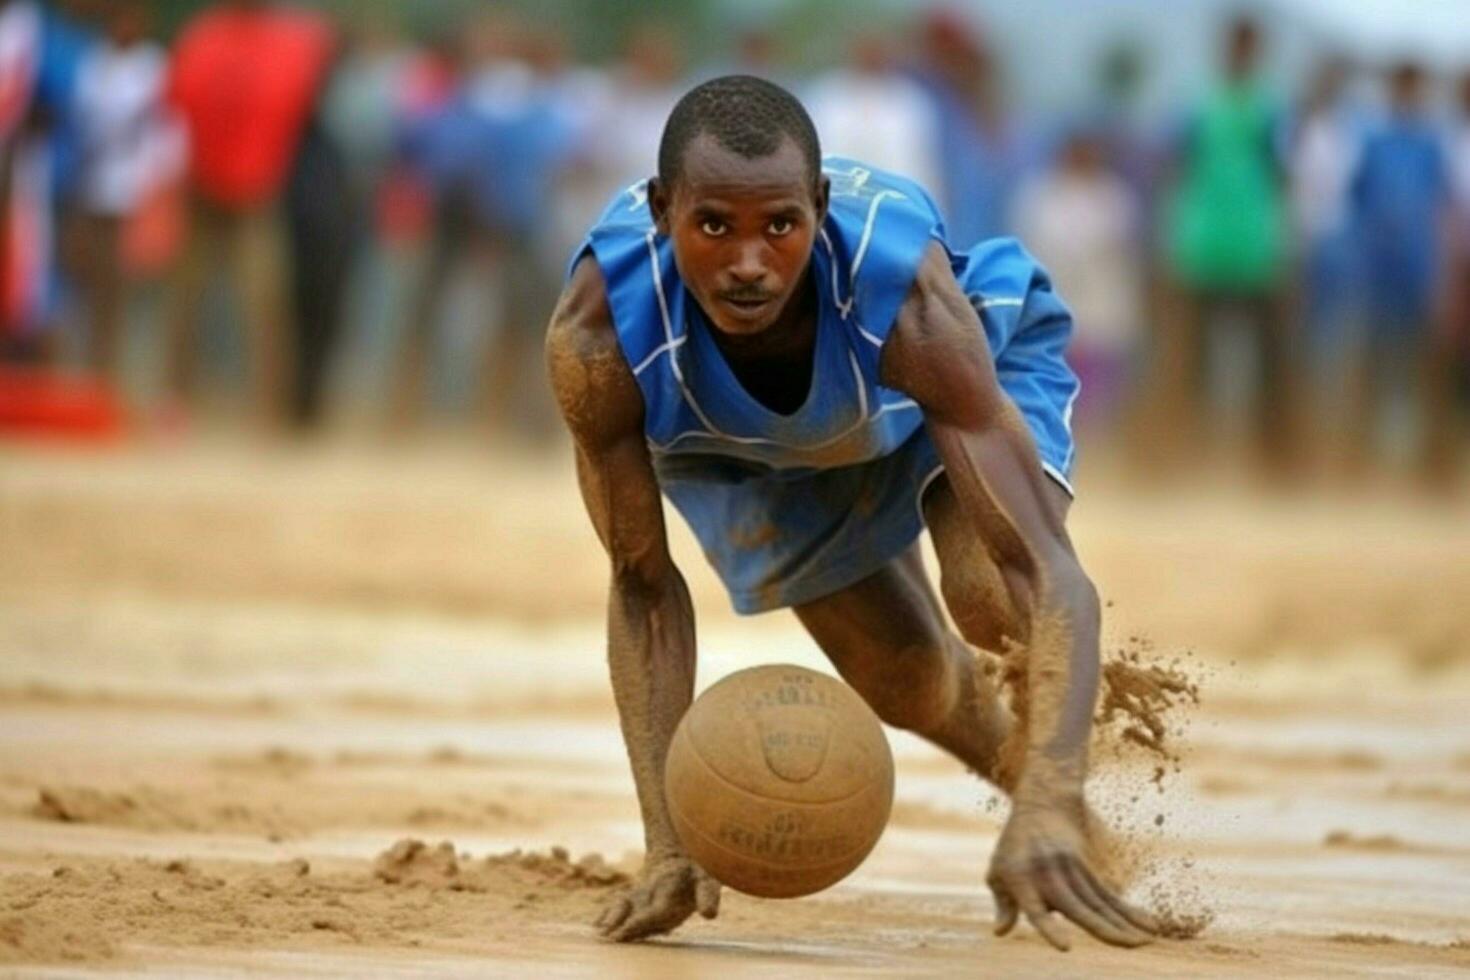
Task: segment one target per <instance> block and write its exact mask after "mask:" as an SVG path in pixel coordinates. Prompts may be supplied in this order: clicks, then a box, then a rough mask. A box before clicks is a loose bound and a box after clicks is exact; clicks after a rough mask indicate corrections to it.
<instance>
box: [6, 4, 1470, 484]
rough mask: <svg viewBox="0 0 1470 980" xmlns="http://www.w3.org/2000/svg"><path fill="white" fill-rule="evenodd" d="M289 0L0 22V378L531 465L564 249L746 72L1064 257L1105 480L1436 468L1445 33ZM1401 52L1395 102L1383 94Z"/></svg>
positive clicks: (1468, 99) (1275, 17)
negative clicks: (429, 434) (1127, 474)
mask: <svg viewBox="0 0 1470 980" xmlns="http://www.w3.org/2000/svg"><path fill="white" fill-rule="evenodd" d="M294 3H295V4H296V5H297V6H294V7H292V6H284V5H280V4H277V3H272V2H267V0H170V2H168V3H165V2H163V0H118V2H115V3H110V2H105V0H50V2H39V0H0V203H3V208H0V284H3V288H0V356H3V357H5V358H7V359H8V360H11V361H16V360H24V361H26V362H27V363H29V364H32V365H36V366H37V369H38V370H43V371H46V372H51V373H53V374H65V373H68V372H70V373H72V374H76V375H89V376H90V375H92V374H98V375H101V376H103V377H105V378H107V379H109V382H108V383H109V387H111V388H117V387H118V385H117V383H116V382H117V381H119V380H121V381H123V382H125V384H123V385H122V386H121V388H122V390H123V393H124V395H132V396H134V397H135V398H139V399H146V398H147V396H148V395H149V394H150V392H151V391H152V390H153V389H156V388H157V387H159V385H158V384H157V383H156V382H154V383H139V382H145V381H149V380H151V379H152V378H153V377H155V376H158V377H161V378H162V379H163V382H162V388H163V390H164V392H165V397H164V398H163V399H162V401H163V409H162V411H160V412H159V413H158V418H159V420H160V421H163V422H165V423H167V422H169V421H170V420H175V421H176V420H180V419H182V418H184V417H185V413H184V409H185V408H186V407H192V408H203V407H205V405H206V404H207V405H208V406H209V407H211V408H213V409H215V410H214V411H211V412H209V413H207V415H208V418H207V420H206V419H205V418H201V417H200V416H201V413H199V412H195V413H194V417H195V418H196V419H198V421H199V422H200V424H201V425H204V427H205V428H206V429H210V430H212V429H214V428H219V427H223V428H226V429H228V428H229V427H230V426H231V425H232V416H233V415H234V414H237V413H236V412H235V410H236V409H237V408H238V407H239V406H240V405H241V404H245V403H248V404H249V405H250V406H251V408H252V412H251V413H250V418H252V419H254V420H255V421H257V422H269V423H271V425H272V426H275V425H277V424H284V423H287V422H290V423H292V425H293V427H294V428H295V429H297V430H305V429H322V430H324V431H326V432H328V433H337V432H343V433H350V432H354V431H359V430H361V429H362V427H363V423H364V422H367V421H368V420H369V419H371V420H372V422H373V423H375V424H373V425H371V426H370V427H371V428H373V429H375V430H379V429H381V428H383V424H384V422H385V417H386V422H387V428H388V429H389V430H390V431H392V432H395V433H398V434H408V433H413V432H420V433H421V432H423V431H425V429H426V425H425V423H426V422H428V421H430V420H432V423H433V427H434V429H435V430H444V429H448V430H455V429H459V430H465V429H469V428H474V429H475V430H477V431H479V432H480V433H481V434H483V432H484V430H485V429H486V428H487V427H488V428H489V429H490V431H491V432H493V433H494V434H495V436H496V438H497V441H505V442H508V443H510V444H526V445H528V446H533V447H538V448H540V447H547V446H552V445H554V444H555V443H556V441H557V435H556V433H557V431H558V428H557V427H556V426H555V425H553V424H552V422H551V420H552V418H553V413H552V412H551V410H550V407H549V404H548V397H547V392H546V386H545V385H544V384H543V382H542V375H543V372H542V370H541V365H540V355H539V348H540V336H541V331H542V329H543V328H544V325H545V323H546V320H547V318H548V317H549V315H550V312H551V305H552V303H553V302H554V299H555V295H556V291H557V285H558V283H559V281H560V280H561V278H562V276H563V275H564V273H565V266H566V262H567V258H568V256H569V255H571V254H572V253H573V252H574V250H575V249H576V247H577V245H578V244H579V242H580V241H581V239H582V236H583V235H584V234H585V233H586V230H587V228H588V226H589V225H590V224H591V222H592V221H593V220H594V219H595V217H596V216H597V214H598V213H599V212H600V211H601V210H602V208H603V207H605V206H606V205H607V203H608V201H609V200H611V199H612V198H613V196H614V195H615V194H617V193H618V192H620V191H622V190H623V189H624V188H627V187H628V186H630V185H632V184H633V183H635V182H636V181H639V180H642V179H644V178H645V177H647V176H648V175H649V174H651V173H652V172H653V171H654V170H655V168H656V165H657V161H656V151H657V145H658V140H659V137H660V135H661V133H662V129H663V125H664V122H665V120H666V118H667V115H668V112H669V110H670V109H671V108H672V106H673V105H674V103H675V101H676V100H677V98H678V97H679V95H680V94H682V92H683V91H684V90H685V89H686V88H687V86H688V85H689V84H690V83H691V80H693V79H698V78H707V77H711V76H713V75H715V74H723V73H728V72H749V73H754V74H759V75H762V76H765V77H769V78H773V79H775V80H777V81H778V82H780V83H782V84H784V85H786V86H788V87H790V88H792V89H793V90H795V91H797V92H799V93H801V94H802V95H803V97H804V98H805V99H806V100H807V102H808V103H809V106H810V108H811V110H812V112H813V115H814V116H815V117H816V119H817V123H818V127H819V129H820V131H821V134H822V137H823V146H824V148H825V149H826V150H827V151H828V152H829V153H834V154H844V155H852V156H856V157H858V158H861V159H863V160H865V161H867V162H870V163H872V164H874V165H876V166H882V167H887V168H890V169H894V170H897V171H899V172H902V173H905V174H907V175H909V176H912V177H915V178H917V179H918V180H920V181H921V182H923V183H924V184H925V185H926V186H927V187H928V189H929V190H930V191H931V192H932V193H933V195H934V197H935V198H936V201H937V202H938V203H939V205H940V207H941V210H942V212H943V214H944V216H945V222H946V226H947V228H948V231H949V235H950V237H951V238H952V239H953V240H954V241H955V242H956V243H957V244H960V245H970V244H973V243H974V242H976V241H978V240H980V239H983V238H988V237H995V236H1004V235H1017V236H1019V237H1021V238H1022V239H1023V240H1024V241H1025V242H1026V244H1027V246H1028V247H1029V248H1031V249H1032V250H1033V251H1035V252H1036V253H1037V254H1038V255H1039V256H1040V258H1041V259H1042V260H1043V261H1044V262H1045V263H1046V264H1047V265H1048V266H1049V267H1051V268H1052V271H1053V274H1054V278H1055V279H1056V281H1057V286H1058V288H1059V290H1060V291H1061V294H1062V295H1063V297H1064V298H1065V299H1067V300H1068V301H1069V302H1070V303H1071V304H1072V305H1073V306H1074V307H1075V308H1076V311H1077V332H1076V337H1077V339H1076V343H1075V345H1074V349H1073V351H1072V352H1071V356H1072V359H1073V361H1074V362H1075V364H1076V366H1077V367H1078V369H1079V370H1080V371H1081V373H1082V374H1083V376H1084V382H1085V383H1084V386H1083V394H1082V395H1081V397H1080V400H1079V402H1078V405H1077V420H1078V424H1079V425H1083V426H1085V427H1087V428H1088V429H1089V430H1090V432H1089V442H1092V443H1101V444H1109V445H1112V444H1118V445H1119V446H1120V447H1127V448H1128V449H1130V450H1133V449H1137V450H1139V451H1140V454H1137V455H1135V454H1133V453H1132V452H1129V453H1127V454H1123V455H1119V454H1115V453H1112V452H1111V451H1108V452H1104V453H1101V454H1100V456H1101V457H1102V458H1103V459H1104V460H1108V459H1112V460H1114V461H1115V462H1118V463H1121V464H1123V467H1124V468H1134V469H1136V471H1137V472H1138V473H1140V474H1141V475H1143V476H1145V477H1146V478H1147V479H1149V480H1153V479H1155V478H1157V477H1160V476H1162V475H1163V474H1164V473H1165V472H1168V471H1171V470H1172V471H1173V472H1175V473H1176V475H1182V474H1183V470H1184V469H1185V468H1186V466H1184V465H1181V466H1175V467H1172V468H1170V467H1164V468H1157V467H1154V466H1151V465H1150V463H1151V461H1159V462H1162V461H1166V460H1169V459H1172V460H1174V461H1175V462H1177V463H1181V464H1187V467H1188V468H1189V469H1195V468H1197V466H1196V464H1197V463H1223V464H1227V465H1230V466H1233V465H1234V464H1236V463H1238V462H1239V461H1240V460H1239V452H1238V450H1239V448H1240V446H1241V445H1242V444H1243V445H1245V446H1246V447H1248V449H1249V450H1250V455H1251V456H1252V457H1253V458H1254V459H1256V460H1258V461H1261V462H1264V463H1265V464H1266V466H1267V467H1268V468H1269V469H1270V470H1271V471H1272V472H1273V473H1277V474H1283V473H1287V472H1289V471H1293V472H1294V471H1295V470H1296V469H1297V468H1298V467H1299V466H1306V465H1308V464H1315V463H1317V462H1323V461H1328V460H1325V459H1324V458H1323V457H1326V456H1328V454H1329V450H1330V451H1331V453H1332V454H1333V460H1334V461H1336V462H1339V463H1341V462H1342V460H1339V459H1337V456H1338V455H1341V456H1343V457H1346V458H1347V460H1349V461H1351V462H1353V463H1355V464H1356V465H1355V467H1348V466H1344V465H1337V466H1330V467H1323V472H1324V473H1337V474H1339V475H1341V474H1344V473H1348V472H1352V473H1353V474H1355V475H1354V476H1353V479H1354V480H1356V479H1358V477H1359V476H1361V475H1362V474H1364V473H1375V474H1376V473H1380V472H1382V473H1387V472H1389V471H1390V470H1392V469H1395V467H1392V466H1390V464H1391V463H1393V462H1394V459H1393V457H1394V455H1395V453H1396V454H1397V455H1399V456H1410V455H1412V456H1413V457H1414V459H1415V460H1416V461H1417V463H1418V465H1417V467H1416V470H1415V472H1417V473H1422V474H1426V475H1428V474H1431V473H1439V474H1444V476H1443V477H1436V478H1435V479H1445V480H1448V479H1451V477H1452V475H1453V474H1456V473H1458V470H1459V467H1460V462H1459V458H1460V455H1461V450H1462V447H1463V443H1464V441H1465V432H1464V424H1463V415H1464V402H1465V399H1466V398H1467V397H1470V393H1466V392H1465V391H1464V388H1465V385H1466V384H1467V383H1470V382H1467V381H1466V379H1465V378H1464V372H1465V370H1466V369H1465V367H1464V366H1463V365H1464V362H1465V360H1466V357H1467V353H1466V350H1467V348H1470V135H1467V133H1470V122H1466V120H1467V119H1470V80H1467V81H1465V82H1464V83H1463V85H1464V88H1465V91H1463V92H1460V93H1458V94H1459V98H1460V103H1461V104H1460V106H1459V109H1458V111H1457V112H1454V113H1440V112H1439V111H1438V109H1437V107H1436V105H1435V100H1434V88H1433V85H1432V78H1433V77H1437V76H1438V75H1439V73H1440V72H1441V71H1443V74H1444V77H1445V78H1451V77H1454V78H1460V77H1462V76H1463V77H1465V78H1467V79H1470V73H1467V67H1470V62H1467V61H1466V60H1465V58H1464V57H1463V53H1462V52H1460V51H1459V49H1458V48H1456V47H1454V43H1455V42H1453V41H1452V40H1451V39H1449V38H1446V40H1444V42H1443V43H1438V41H1437V37H1438V35H1440V34H1446V33H1449V34H1452V33H1453V28H1454V26H1455V25H1454V23H1453V22H1451V21H1445V22H1444V23H1441V24H1439V25H1438V26H1434V25H1430V24H1429V22H1428V21H1427V20H1426V18H1425V17H1424V16H1416V17H1413V18H1407V17H1399V16H1397V15H1393V14H1390V13H1386V12H1383V13H1373V12H1370V11H1362V10H1360V9H1359V8H1357V7H1353V8H1351V9H1349V8H1348V7H1339V6H1332V5H1323V4H1320V3H1316V2H1312V0H1279V2H1276V3H1273V4H1271V5H1269V6H1266V7H1262V8H1260V12H1259V14H1258V15H1257V16H1256V17H1255V18H1254V19H1253V18H1241V17H1236V18H1235V19H1233V20H1230V19H1217V17H1222V18H1229V16H1230V14H1231V13H1232V12H1233V11H1234V9H1235V8H1234V6H1233V5H1232V4H1231V3H1230V0H1199V4H1198V5H1194V6H1190V7H1189V8H1188V9H1186V8H1185V7H1183V6H1181V5H1177V4H1175V5H1171V4H1166V3H1163V2H1162V0H1160V2H1157V3H1155V2H1150V0H1129V3H1126V4H1121V5H1117V6H1113V5H1109V6H1108V8H1107V9H1106V10H1103V9H1102V8H1100V7H1098V6H1097V5H1093V4H1089V3H1086V2H1085V0H1037V3H1036V4H1035V5H1034V9H1033V10H1031V11H1030V13H1027V14H1025V15H1023V14H1022V13H1020V12H1018V11H1017V10H1014V9H1012V8H1011V7H1008V6H1006V5H1004V4H997V3H993V2H991V0H945V2H943V3H940V4H938V5H935V6H932V7H928V8H926V9H922V10H919V11H912V10H909V9H907V8H902V7H901V6H893V5H892V4H888V3H884V2H883V0H854V5H850V7H849V8H844V9H845V10H850V12H851V16H849V17H844V18H842V20H843V21H844V23H845V24H846V25H848V26H847V29H845V30H841V31H834V30H833V29H832V24H833V22H834V18H833V17H832V15H831V11H830V10H829V9H828V8H827V7H825V6H824V5H823V3H824V0H775V2H772V3H769V4H762V5H758V7H751V6H749V5H743V4H738V3H735V2H734V0H701V2H700V3H691V4H677V5H673V6H670V7H668V8H657V9H652V10H651V9H650V8H647V7H640V8H638V9H636V10H634V9H631V8H623V7H608V6H604V5H598V4H597V3H595V2H594V0H559V5H558V6H556V7H555V8H554V9H547V10H541V9H537V8H535V7H534V6H530V5H509V6H505V5H495V6H492V7H489V8H483V7H476V6H473V5H468V4H463V3H457V2H456V3H450V2H448V0H442V2H438V0H436V2H433V3H425V4H415V5H403V4H393V3H388V2H386V0H372V2H366V0H365V2H363V3H352V4H347V3H339V2H328V0H294ZM1221 25H1223V28H1224V29H1223V30H1222V29H1221ZM1431 27H1432V29H1431ZM1267 34H1269V37H1270V40H1271V44H1270V45H1269V47H1268V46H1267V45H1266V44H1265V38H1266V36H1267ZM1465 36H1466V38H1467V43H1470V29H1467V31H1466V35H1465ZM1205 51H1214V52H1215V58H1214V59H1209V58H1204V57H1201V55H1202V53H1203V52H1205ZM1406 55H1408V56H1409V57H1407V58H1406V57H1405V56H1406ZM1398 61H1412V62H1414V63H1416V64H1421V65H1422V66H1424V67H1423V68H1422V69H1420V70H1419V74H1418V76H1417V80H1415V81H1413V82H1412V84H1410V83H1409V81H1406V80H1401V82H1402V84H1401V83H1400V82H1396V83H1394V84H1393V85H1392V86H1389V85H1383V84H1378V83H1380V82H1382V80H1383V78H1384V72H1385V71H1387V70H1388V69H1389V68H1391V67H1392V65H1393V64H1394V63H1395V62H1398ZM1390 88H1392V89H1393V90H1394V91H1398V92H1399V93H1400V97H1398V98H1397V99H1392V100H1391V99H1390V98H1389V89H1390ZM1411 90H1412V91H1411ZM1390 102H1393V103H1394V105H1395V106H1397V107H1396V108H1395V107H1393V106H1390V105H1389V103H1390ZM1436 146H1437V147H1438V149H1437V150H1436V149H1435V148H1434V147H1436ZM1436 157H1437V158H1438V160H1439V162H1438V163H1437V164H1436V163H1434V162H1433V161H1434V159H1435V158H1436ZM1435 169H1438V170H1439V171H1440V172H1441V176H1440V177H1439V178H1438V179H1437V180H1436V179H1431V178H1429V177H1428V176H1427V175H1428V173H1429V172H1430V171H1432V170H1435ZM1436 215H1437V217H1434V216H1436ZM1437 221H1438V222H1442V223H1443V227H1442V228H1441V229H1439V230H1438V231H1432V230H1431V226H1432V225H1434V223H1435V222H1437ZM216 280H218V282H216ZM164 284H166V285H167V286H168V288H167V289H159V288H156V285H164ZM217 286H223V287H227V288H224V289H220V288H216V287H217ZM160 300H166V302H164V303H162V304H161V305H164V306H165V307H166V310H167V315H160V314H159V311H158V310H157V309H155V307H156V306H157V305H160ZM130 325H131V326H133V327H136V328H137V329H129V327H130ZM1457 372H1459V373H1458V375H1457ZM119 376H121V377H120V378H119ZM196 376H200V377H207V378H208V379H209V382H210V383H209V384H208V386H204V385H200V384H196V382H195V379H196ZM237 379H243V381H244V382H245V384H244V385H243V388H244V391H245V396H244V397H243V398H242V397H241V394H240V392H239V391H237V390H235V389H236V388H238V387H242V386H240V385H237V384H235V383H234V382H235V381H236V380H237ZM1237 406H1239V407H1241V408H1249V409H1250V411H1249V413H1247V412H1243V411H1235V409H1236V407H1237ZM1457 409H1458V411H1459V414H1457ZM1247 415H1248V416H1249V418H1250V422H1249V423H1245V422H1244V421H1243V420H1244V419H1245V418H1246V417H1247ZM1135 423H1136V425H1135ZM165 428H166V429H167V430H168V431H175V432H177V431H178V427H177V426H174V425H166V426H165ZM1298 430H1300V431H1298ZM1309 433H1310V436H1311V438H1310V439H1304V438H1301V437H1302V436H1305V435H1307V434H1309ZM1212 436H1215V437H1219V438H1214V439H1212ZM1212 442H1213V445H1211V443H1212ZM1380 444H1391V446H1389V445H1380ZM1389 448H1392V452H1386V451H1383V450H1385V449H1389ZM1397 469H1402V467H1397Z"/></svg>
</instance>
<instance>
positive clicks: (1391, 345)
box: [1351, 61, 1452, 480]
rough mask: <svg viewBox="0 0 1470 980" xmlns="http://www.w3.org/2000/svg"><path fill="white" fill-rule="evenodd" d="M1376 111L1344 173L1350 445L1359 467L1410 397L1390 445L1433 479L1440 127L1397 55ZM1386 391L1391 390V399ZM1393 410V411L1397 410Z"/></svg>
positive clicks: (1441, 371)
mask: <svg viewBox="0 0 1470 980" xmlns="http://www.w3.org/2000/svg"><path fill="white" fill-rule="evenodd" d="M1385 83H1386V86H1387V90H1388V91H1387V94H1388V99H1387V102H1388V106H1387V113H1386V115H1385V118H1384V119H1383V120H1382V121H1381V122H1380V123H1379V124H1378V125H1377V126H1376V127H1375V128H1374V129H1373V131H1372V132H1371V133H1370V134H1369V135H1368V137H1367V140H1366V142H1365V144H1364V146H1363V152H1362V157H1361V159H1360V160H1359V162H1358V166H1357V168H1356V170H1355V172H1354V174H1353V178H1352V200H1353V207H1354V211H1355V213H1356V222H1357V225H1358V229H1359V233H1360V235H1361V242H1362V246H1363V249H1364V262H1363V285H1364V303H1365V309H1364V315H1365V318H1366V324H1367V330H1366V335H1365V337H1364V343H1363V347H1362V350H1361V352H1360V364H1359V368H1358V384H1357V387H1356V391H1355V395H1354V402H1355V404H1354V406H1353V413H1352V432H1351V452H1352V454H1353V460H1354V463H1355V467H1354V469H1355V470H1356V471H1359V472H1361V471H1362V470H1364V469H1366V467H1367V460H1368V458H1369V457H1370V456H1371V454H1372V453H1373V450H1374V447H1375V445H1376V444H1377V442H1378V438H1377V437H1378V436H1379V434H1380V433H1381V432H1382V430H1383V427H1384V426H1385V424H1389V425H1391V424H1393V423H1394V422H1396V421H1398V422H1401V421H1402V419H1401V418H1400V419H1395V418H1394V417H1393V415H1392V414H1390V413H1386V412H1385V409H1386V407H1388V406H1390V405H1392V404H1394V403H1397V404H1398V405H1400V406H1403V407H1408V406H1410V405H1412V406H1413V407H1414V409H1416V411H1415V412H1414V414H1415V415H1416V416H1417V426H1415V428H1414V431H1413V432H1412V434H1411V436H1410V438H1407V439H1403V438H1396V439H1395V440H1394V442H1395V444H1397V445H1412V444H1414V443H1415V442H1417V444H1418V456H1419V459H1420V461H1421V466H1422V469H1423V472H1424V474H1425V476H1426V477H1428V478H1431V479H1433V480H1442V479H1444V478H1445V476H1446V475H1447V474H1446V473H1445V468H1446V465H1447V463H1448V460H1447V459H1446V458H1445V452H1446V446H1445V441H1446V436H1445V429H1446V427H1447V426H1448V425H1449V424H1450V415H1451V411H1452V402H1451V399H1450V395H1449V382H1450V378H1449V372H1448V367H1449V364H1450V356H1449V351H1448V350H1447V348H1446V344H1445V343H1444V342H1443V336H1442V331H1441V330H1439V329H1437V328H1436V324H1435V320H1436V317H1437V316H1438V315H1439V314H1441V313H1442V312H1443V310H1442V309H1437V308H1436V306H1437V304H1438V302H1439V300H1440V298H1441V296H1442V295H1443V294H1442V292H1441V290H1442V287H1443V284H1444V272H1445V270H1444V265H1445V262H1446V258H1447V256H1446V252H1445V245H1446V244H1447V237H1448V233H1449V227H1450V226H1449V219H1450V212H1449V206H1450V186H1449V173H1448V168H1447V166H1446V163H1445V159H1444V147H1443V143H1442V139H1441V135H1440V133H1439V131H1438V129H1437V127H1436V126H1435V125H1434V122H1433V120H1432V118H1431V117H1430V114H1429V106H1428V104H1427V99H1428V95H1429V92H1428V83H1429V79H1428V77H1427V74H1426V72H1425V70H1424V67H1423V66H1422V65H1420V64H1418V63H1416V62H1412V61H1406V62H1402V63H1400V64H1398V65H1395V66H1394V67H1393V68H1391V69H1390V70H1389V72H1388V74H1387V76H1386V78H1385ZM1393 396H1397V397H1396V398H1394V397H1393ZM1400 414H1402V413H1400Z"/></svg>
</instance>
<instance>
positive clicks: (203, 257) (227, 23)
mask: <svg viewBox="0 0 1470 980" xmlns="http://www.w3.org/2000/svg"><path fill="white" fill-rule="evenodd" d="M331 47H332V35H331V31H330V29H329V28H328V26H327V24H326V22H325V21H324V20H322V19H321V18H320V17H318V16H317V15H315V14H311V13H307V12H305V11H301V10H297V9H294V8H290V7H285V6H277V5H275V4H272V3H268V2H265V0H227V2H224V3H221V4H219V5H217V6H215V7H212V8H210V9H208V10H206V11H204V12H203V13H201V14H199V15H198V16H197V17H196V18H195V19H194V20H193V21H191V22H190V23H189V24H188V25H187V26H186V27H185V29H184V31H183V33H182V34H181V35H180V37H179V39H178V42H177V44H176V46H175V49H174V57H173V64H172V66H171V69H170V78H169V88H168V92H169V99H170V101H171V102H172V103H173V105H174V107H175V108H176V109H177V110H178V112H179V114H180V116H181V117H182V118H183V120H184V124H185V127H186V129H187V130H188V134H189V147H190V167H189V178H190V181H189V183H190V191H191V197H192V207H191V216H192V231H191V235H190V242H189V246H188V247H187V248H186V250H185V254H184V256H183V259H182V261H181V262H180V268H179V271H178V280H177V284H176V287H177V288H176V295H175V308H174V312H173V319H172V324H171V329H170V334H171V336H170V344H169V370H168V373H169V384H170V388H171V393H172V394H173V395H174V396H175V397H176V398H178V399H179V400H181V401H185V400H187V399H188V398H189V397H190V395H191V393H192V389H193V380H194V373H195V364H194V362H195V360H196V357H195V346H196V345H195V337H196V334H197V327H198V318H199V314H200V310H201V307H202V300H203V296H204V291H205V288H206V286H207V285H208V278H209V274H210V272H211V270H212V269H215V268H220V269H224V270H225V271H226V272H227V273H228V274H229V276H230V278H231V279H232V280H233V283H232V285H233V286H234V288H235V290H236V292H237V294H238V296H239V298H240V303H241V306H242V308H243V309H242V312H243V320H244V329H245V332H246V340H247V345H246V346H247V350H248V352H249V358H250V376H251V388H252V396H253V399H254V402H255V409H256V411H257V413H258V414H259V416H260V420H261V421H262V422H265V423H267V424H273V423H276V422H278V421H280V419H281V416H282V409H283V394H284V387H285V380H286V378H287V377H288V376H289V360H290V355H289V350H290V348H289V345H288V340H287V338H288V332H287V330H286V321H287V317H288V313H287V310H288V307H287V300H286V296H287V290H286V274H287V270H286V251H285V238H284V227H283V222H282V217H281V211H280V198H281V194H282V191H283V189H284V186H285V181H286V177H287V174H288V173H289V171H290V167H291V162H292V160H293V159H294V158H295V155H296V151H297V148H298V146H299V144H300V141H301V136H302V132H303V129H304V127H305V124H306V120H307V118H308V117H309V115H310V112H311V109H312V106H313V104H314V102H315V100H316V98H317V95H318V91H319V89H320V87H321V83H322V80H323V76H324V75H325V73H326V69H327V66H328V63H329V59H330V55H331Z"/></svg>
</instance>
